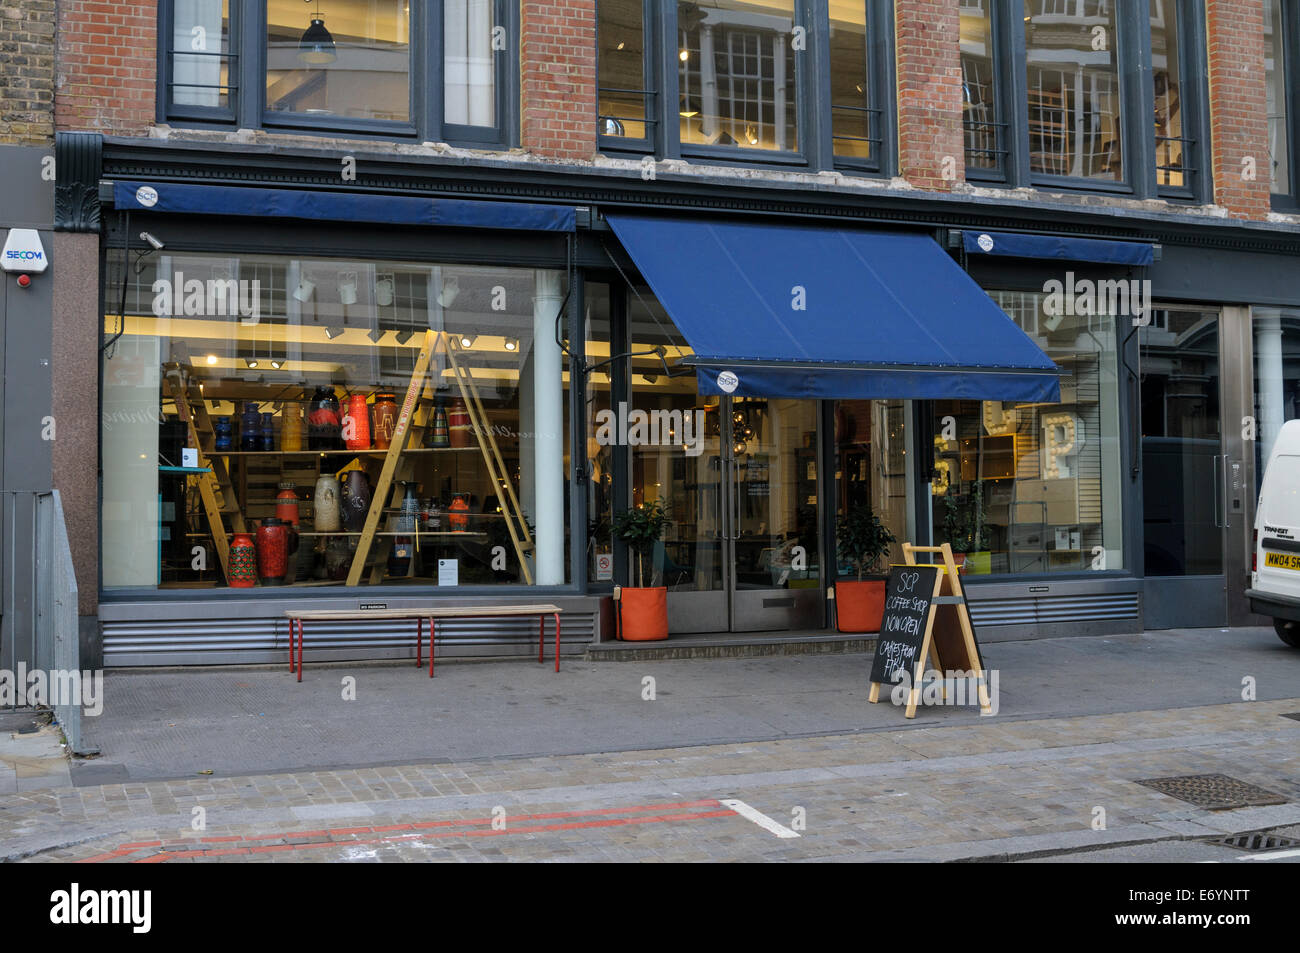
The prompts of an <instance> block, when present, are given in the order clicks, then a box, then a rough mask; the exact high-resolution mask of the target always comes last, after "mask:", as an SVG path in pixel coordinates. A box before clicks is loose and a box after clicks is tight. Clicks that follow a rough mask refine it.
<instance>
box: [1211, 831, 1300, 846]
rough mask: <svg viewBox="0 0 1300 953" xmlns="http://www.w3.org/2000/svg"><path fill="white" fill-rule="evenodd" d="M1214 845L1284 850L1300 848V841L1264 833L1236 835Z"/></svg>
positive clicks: (1249, 832)
mask: <svg viewBox="0 0 1300 953" xmlns="http://www.w3.org/2000/svg"><path fill="white" fill-rule="evenodd" d="M1214 843H1216V844H1222V845H1223V846H1224V847H1235V848H1237V850H1282V849H1283V848H1286V847H1300V841H1298V840H1295V839H1294V838H1291V837H1281V836H1279V835H1277V834H1268V833H1266V832H1264V831H1248V832H1247V833H1245V834H1234V835H1232V836H1231V837H1224V838H1223V839H1221V840H1217V841H1215V842H1214Z"/></svg>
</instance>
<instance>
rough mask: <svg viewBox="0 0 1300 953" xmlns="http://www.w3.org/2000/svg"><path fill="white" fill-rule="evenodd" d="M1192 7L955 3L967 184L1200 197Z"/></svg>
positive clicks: (1197, 42) (1073, 0) (1197, 34)
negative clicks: (957, 7) (957, 5)
mask: <svg viewBox="0 0 1300 953" xmlns="http://www.w3.org/2000/svg"><path fill="white" fill-rule="evenodd" d="M1197 8H1198V5H1197V4H1195V3H1193V2H1189V0H1146V2H1138V3H1119V2H1118V0H961V69H962V92H963V104H962V121H963V126H964V131H965V149H966V172H967V177H968V178H970V179H974V180H977V181H979V180H982V181H991V182H1004V183H1006V184H1009V185H1017V186H1024V185H1041V186H1046V187H1055V188H1084V189H1105V190H1110V191H1125V192H1131V193H1132V194H1134V195H1137V196H1139V197H1145V196H1150V195H1165V196H1169V197H1171V198H1192V197H1195V196H1198V195H1200V194H1202V193H1201V190H1202V188H1203V186H1202V185H1201V177H1199V176H1198V172H1199V166H1200V164H1201V160H1200V157H1201V156H1202V155H1203V141H1202V140H1203V134H1202V130H1203V129H1204V121H1203V117H1202V112H1201V110H1202V102H1203V96H1202V95H1201V88H1202V85H1203V84H1202V83H1201V79H1200V78H1201V77H1203V76H1204V69H1203V67H1202V66H1201V65H1200V64H1201V63H1202V56H1201V52H1200V51H1201V49H1202V48H1203V46H1204V43H1203V33H1202V30H1203V24H1202V22H1201V19H1200V14H1199V13H1197ZM1139 77H1141V78H1142V79H1141V81H1139V79H1138V78H1139ZM1143 116H1147V117H1152V118H1151V119H1149V120H1144V119H1143V118H1142V117H1143Z"/></svg>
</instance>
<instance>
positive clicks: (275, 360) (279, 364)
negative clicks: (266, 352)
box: [271, 358, 284, 371]
mask: <svg viewBox="0 0 1300 953" xmlns="http://www.w3.org/2000/svg"><path fill="white" fill-rule="evenodd" d="M271 366H272V367H274V368H275V369H276V370H277V371H278V370H279V369H280V368H282V367H284V361H282V360H280V359H279V358H272V359H271Z"/></svg>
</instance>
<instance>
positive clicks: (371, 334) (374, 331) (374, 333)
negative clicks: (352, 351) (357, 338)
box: [366, 327, 384, 344]
mask: <svg viewBox="0 0 1300 953" xmlns="http://www.w3.org/2000/svg"><path fill="white" fill-rule="evenodd" d="M383 336H384V329H383V328H378V327H376V328H371V329H370V330H369V331H367V332H366V337H368V338H370V340H371V341H373V342H374V343H375V344H378V343H379V339H380V338H381V337H383Z"/></svg>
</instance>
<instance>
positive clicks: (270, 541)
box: [257, 516, 293, 586]
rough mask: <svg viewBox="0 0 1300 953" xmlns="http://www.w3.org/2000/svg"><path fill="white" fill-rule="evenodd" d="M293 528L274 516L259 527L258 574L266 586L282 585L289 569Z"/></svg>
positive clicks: (263, 521)
mask: <svg viewBox="0 0 1300 953" xmlns="http://www.w3.org/2000/svg"><path fill="white" fill-rule="evenodd" d="M292 535H293V529H292V527H291V526H290V525H289V524H288V523H285V522H284V521H283V520H279V519H276V518H275V517H274V516H272V517H270V518H268V519H264V520H262V525H261V526H259V527H258V528H257V575H258V578H259V579H261V581H262V585H264V586H282V585H284V577H285V575H286V574H287V573H288V571H289V545H290V537H291V536H292Z"/></svg>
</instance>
